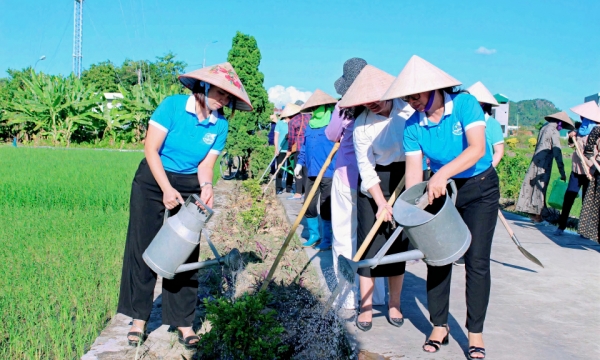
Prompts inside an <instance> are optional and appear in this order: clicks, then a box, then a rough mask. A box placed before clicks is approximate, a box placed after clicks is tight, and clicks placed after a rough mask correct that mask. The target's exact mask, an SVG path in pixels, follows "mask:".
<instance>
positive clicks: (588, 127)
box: [554, 102, 600, 236]
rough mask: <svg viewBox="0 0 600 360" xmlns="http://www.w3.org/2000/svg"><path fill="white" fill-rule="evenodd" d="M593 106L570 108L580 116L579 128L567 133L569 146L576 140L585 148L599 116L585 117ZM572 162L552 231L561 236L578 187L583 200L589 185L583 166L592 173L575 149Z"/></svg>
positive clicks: (587, 104)
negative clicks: (596, 117)
mask: <svg viewBox="0 0 600 360" xmlns="http://www.w3.org/2000/svg"><path fill="white" fill-rule="evenodd" d="M590 106H591V107H590ZM593 107H596V108H597V107H598V106H596V103H594V102H590V103H585V104H581V105H578V106H575V107H573V108H571V111H573V112H574V113H575V114H577V115H579V116H580V117H581V123H580V124H581V125H580V126H579V129H577V130H576V131H571V132H570V133H569V135H568V136H569V146H570V147H574V146H575V142H577V146H578V147H579V149H580V150H581V151H583V150H584V149H585V146H586V144H587V139H588V136H589V135H590V133H591V132H592V130H593V129H594V127H596V125H597V122H600V117H599V118H598V119H596V120H591V119H588V118H586V116H591V117H592V118H593V117H594V114H593V113H590V111H589V110H592V111H593V110H594V108H593ZM588 113H589V114H588ZM581 114H584V115H581ZM565 116H566V113H565ZM582 155H583V154H582ZM572 162H573V164H572V167H571V176H569V185H568V187H567V191H566V192H565V197H564V199H563V207H562V211H561V212H560V218H559V219H558V228H557V229H556V232H555V233H554V235H558V236H561V235H562V234H563V233H564V231H565V229H566V228H567V221H568V220H569V213H570V212H571V208H572V207H573V203H574V202H575V199H576V198H577V195H578V194H579V190H580V189H581V194H582V199H584V200H585V195H586V193H587V190H588V186H589V185H590V179H588V177H587V175H586V172H585V169H584V168H587V170H588V172H589V173H590V174H593V173H594V169H593V167H592V168H590V167H589V166H588V165H587V164H586V163H585V162H583V161H582V159H581V158H580V157H579V155H578V154H577V151H575V152H573V160H572ZM581 223H582V222H580V224H581Z"/></svg>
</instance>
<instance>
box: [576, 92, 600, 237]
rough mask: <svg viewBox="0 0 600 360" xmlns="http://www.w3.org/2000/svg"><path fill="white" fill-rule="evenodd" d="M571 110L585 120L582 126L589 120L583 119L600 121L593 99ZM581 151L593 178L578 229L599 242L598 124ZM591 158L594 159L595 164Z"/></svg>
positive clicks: (599, 181) (599, 138)
mask: <svg viewBox="0 0 600 360" xmlns="http://www.w3.org/2000/svg"><path fill="white" fill-rule="evenodd" d="M571 111H573V112H574V113H576V114H577V115H579V116H581V117H582V120H583V121H584V122H585V124H584V123H582V124H581V125H582V127H583V126H584V125H588V126H589V122H587V121H585V120H590V121H593V122H595V123H596V124H597V123H600V109H599V108H598V105H596V103H595V102H593V101H590V102H587V103H585V104H583V105H579V106H576V107H574V108H572V109H571ZM583 151H584V156H585V157H586V163H587V164H586V165H588V166H590V167H591V169H590V173H591V174H592V176H593V180H592V181H591V182H590V186H589V188H588V191H587V193H586V194H585V196H584V197H583V206H582V208H581V216H580V217H579V229H578V231H579V234H580V235H581V236H583V237H585V238H588V239H592V240H595V241H596V242H600V170H599V169H598V168H597V167H596V165H595V164H598V163H600V155H599V153H600V126H598V125H594V126H593V128H592V130H591V131H590V134H589V136H588V138H587V144H586V146H585V149H584V150H583ZM593 160H595V164H594V161H593Z"/></svg>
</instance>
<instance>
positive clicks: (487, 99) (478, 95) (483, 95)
mask: <svg viewBox="0 0 600 360" xmlns="http://www.w3.org/2000/svg"><path fill="white" fill-rule="evenodd" d="M467 91H468V92H469V93H471V95H473V96H475V99H477V101H479V102H480V103H484V104H491V105H492V106H499V105H500V104H498V101H497V100H496V98H495V97H494V95H492V93H491V92H490V91H489V90H488V89H487V88H486V87H485V85H483V83H482V82H481V81H478V82H476V83H475V84H473V85H471V87H470V88H468V89H467Z"/></svg>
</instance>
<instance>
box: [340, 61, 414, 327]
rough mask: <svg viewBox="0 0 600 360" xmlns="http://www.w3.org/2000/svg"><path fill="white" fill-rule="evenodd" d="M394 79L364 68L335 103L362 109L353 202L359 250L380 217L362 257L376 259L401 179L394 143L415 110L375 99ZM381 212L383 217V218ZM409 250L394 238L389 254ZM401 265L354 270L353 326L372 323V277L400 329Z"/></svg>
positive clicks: (389, 230) (400, 162) (356, 134)
mask: <svg viewBox="0 0 600 360" xmlns="http://www.w3.org/2000/svg"><path fill="white" fill-rule="evenodd" d="M393 81H394V77H393V76H392V75H390V74H388V73H386V72H384V71H382V70H379V69H377V68H375V67H373V66H370V65H367V66H365V68H364V69H363V70H362V71H361V72H360V74H359V75H358V77H357V78H356V80H355V81H354V83H353V84H352V86H350V89H348V92H347V93H346V95H344V97H343V98H342V100H341V101H340V104H339V105H340V107H342V108H345V107H354V106H360V105H364V106H365V108H366V110H365V111H364V112H363V113H361V114H360V115H359V116H358V117H357V118H356V122H355V124H354V133H353V136H354V151H355V152H356V158H357V161H358V171H359V174H360V179H359V183H358V185H359V186H360V193H359V194H358V200H357V212H358V228H357V240H358V242H357V246H358V247H360V246H361V245H362V243H363V242H364V241H365V238H366V237H367V234H368V233H369V232H370V230H371V228H372V227H373V225H375V222H376V221H377V219H378V218H379V217H381V216H383V217H384V224H382V225H381V226H380V227H379V229H378V230H377V233H376V234H375V237H374V238H373V240H372V242H371V243H370V244H369V246H368V247H367V248H366V251H365V253H364V254H363V256H362V257H361V259H365V258H373V257H375V255H376V254H377V253H378V252H379V250H380V249H381V248H382V247H383V245H384V244H385V243H386V241H387V240H388V239H389V238H390V236H391V235H392V233H393V231H394V229H393V228H392V226H393V219H392V207H391V206H390V205H388V203H387V202H388V200H389V198H390V196H391V194H392V193H393V192H394V190H395V188H396V187H397V186H398V184H399V183H400V181H401V180H402V178H403V177H404V160H405V156H404V149H403V148H402V141H398V140H399V139H400V140H401V139H402V132H403V131H404V124H405V122H406V119H408V118H409V117H410V116H411V115H412V113H413V110H412V109H411V108H410V107H409V106H408V104H407V103H406V102H404V101H402V100H400V99H396V100H386V101H379V99H380V98H381V96H382V95H383V94H384V93H385V91H386V90H387V88H388V87H389V86H390V85H391V83H392V82H393ZM421 174H422V172H421ZM384 210H386V211H387V213H385V214H384V213H383V211H384ZM407 248H408V241H402V239H398V240H397V241H396V242H394V244H393V245H392V246H391V247H390V249H389V250H388V252H387V254H396V253H399V252H402V251H406V249H407ZM405 266H406V263H404V262H402V263H399V264H389V265H379V266H377V267H376V268H374V269H371V268H361V269H359V270H358V275H359V284H360V297H361V300H360V313H359V315H358V316H357V318H356V326H357V327H358V328H359V329H361V330H363V331H368V330H370V329H371V327H372V325H373V322H372V318H373V306H372V294H373V286H374V285H375V278H379V277H387V278H388V285H389V298H388V314H387V320H388V322H389V323H390V324H391V325H393V326H396V327H400V326H402V324H403V323H404V317H403V316H402V311H401V309H400V293H401V292H402V283H403V281H404V270H405Z"/></svg>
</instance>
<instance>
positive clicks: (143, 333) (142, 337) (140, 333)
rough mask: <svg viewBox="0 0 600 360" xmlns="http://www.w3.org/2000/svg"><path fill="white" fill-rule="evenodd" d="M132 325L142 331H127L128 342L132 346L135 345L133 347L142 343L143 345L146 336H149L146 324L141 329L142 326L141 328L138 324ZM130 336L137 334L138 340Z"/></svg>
mask: <svg viewBox="0 0 600 360" xmlns="http://www.w3.org/2000/svg"><path fill="white" fill-rule="evenodd" d="M131 327H134V328H136V329H138V330H140V331H130V332H128V333H127V343H128V344H129V345H130V346H133V347H137V346H140V345H142V344H143V343H144V341H146V338H147V337H148V336H147V335H146V329H145V328H146V326H144V329H140V328H139V327H138V326H136V325H131ZM130 336H135V337H137V340H132V339H130V338H129V337H130Z"/></svg>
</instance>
